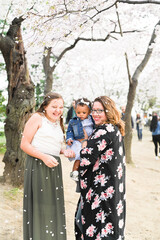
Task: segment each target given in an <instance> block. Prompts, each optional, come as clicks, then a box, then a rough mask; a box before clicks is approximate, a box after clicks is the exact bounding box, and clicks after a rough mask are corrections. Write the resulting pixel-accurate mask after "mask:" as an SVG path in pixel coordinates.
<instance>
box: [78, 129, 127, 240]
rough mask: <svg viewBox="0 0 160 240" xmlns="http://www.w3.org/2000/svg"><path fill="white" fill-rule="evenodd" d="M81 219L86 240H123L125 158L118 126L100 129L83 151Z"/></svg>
mask: <svg viewBox="0 0 160 240" xmlns="http://www.w3.org/2000/svg"><path fill="white" fill-rule="evenodd" d="M80 186H81V208H82V209H81V212H82V213H81V214H82V215H81V219H82V227H83V234H82V239H84V240H93V239H94V240H104V239H106V240H107V239H109V240H123V239H124V227H125V212H126V205H125V156H124V146H123V138H122V135H121V133H120V131H119V129H118V127H117V126H114V125H112V124H104V125H101V126H98V127H97V128H96V129H95V130H94V132H93V134H92V135H91V136H90V138H89V140H88V143H87V147H86V148H84V149H82V150H81V162H80Z"/></svg>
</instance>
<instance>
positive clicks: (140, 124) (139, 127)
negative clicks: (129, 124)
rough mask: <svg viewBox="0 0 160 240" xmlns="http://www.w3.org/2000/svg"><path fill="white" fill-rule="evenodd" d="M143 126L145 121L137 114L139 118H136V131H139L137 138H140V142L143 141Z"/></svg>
mask: <svg viewBox="0 0 160 240" xmlns="http://www.w3.org/2000/svg"><path fill="white" fill-rule="evenodd" d="M143 126H144V121H143V119H142V118H141V116H140V114H139V113H137V116H136V129H137V136H138V140H139V141H142V131H143Z"/></svg>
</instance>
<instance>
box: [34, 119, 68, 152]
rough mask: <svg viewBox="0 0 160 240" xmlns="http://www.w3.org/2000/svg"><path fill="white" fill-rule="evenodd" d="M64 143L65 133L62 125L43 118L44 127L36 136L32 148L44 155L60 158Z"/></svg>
mask: <svg viewBox="0 0 160 240" xmlns="http://www.w3.org/2000/svg"><path fill="white" fill-rule="evenodd" d="M62 143H63V132H62V129H61V126H60V123H59V122H56V123H53V122H51V121H49V120H48V119H47V118H46V117H42V126H41V127H40V128H39V129H38V130H37V132H36V134H35V135H34V137H33V140H32V143H31V144H32V146H33V147H35V148H36V149H37V150H39V151H41V152H43V153H46V154H50V155H55V156H59V154H60V150H61V147H62Z"/></svg>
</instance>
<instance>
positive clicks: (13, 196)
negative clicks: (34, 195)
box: [4, 188, 23, 200]
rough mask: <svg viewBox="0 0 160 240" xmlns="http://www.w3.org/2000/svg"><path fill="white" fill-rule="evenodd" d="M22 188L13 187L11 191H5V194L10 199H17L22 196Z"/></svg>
mask: <svg viewBox="0 0 160 240" xmlns="http://www.w3.org/2000/svg"><path fill="white" fill-rule="evenodd" d="M22 195H23V193H22V190H20V189H19V188H13V189H11V190H9V191H5V192H4V196H5V197H6V198H8V199H10V200H16V199H17V198H18V197H22Z"/></svg>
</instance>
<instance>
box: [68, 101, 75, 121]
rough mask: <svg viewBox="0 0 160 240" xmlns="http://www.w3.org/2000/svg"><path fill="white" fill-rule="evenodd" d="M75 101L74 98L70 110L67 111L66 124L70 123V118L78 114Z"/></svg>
mask: <svg viewBox="0 0 160 240" xmlns="http://www.w3.org/2000/svg"><path fill="white" fill-rule="evenodd" d="M75 103H76V101H75V100H74V99H73V101H72V106H71V107H70V108H69V110H68V112H67V117H66V124H68V123H69V121H70V119H72V118H73V117H75V116H76V112H75Z"/></svg>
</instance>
